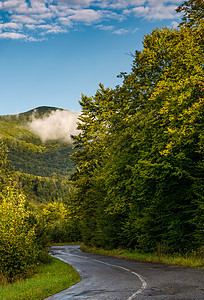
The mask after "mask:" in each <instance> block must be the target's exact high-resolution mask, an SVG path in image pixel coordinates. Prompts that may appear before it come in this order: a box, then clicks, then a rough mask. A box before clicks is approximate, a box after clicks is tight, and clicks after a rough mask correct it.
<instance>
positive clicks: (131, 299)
mask: <svg viewBox="0 0 204 300" xmlns="http://www.w3.org/2000/svg"><path fill="white" fill-rule="evenodd" d="M59 252H60V254H64V255H68V256H76V257H79V258H84V259H90V260H93V261H96V262H99V263H101V264H104V265H108V266H111V267H116V268H120V269H123V270H125V271H127V272H130V273H132V274H134V275H135V276H137V277H138V278H139V280H140V281H141V283H142V286H141V288H140V289H139V290H137V291H136V292H135V293H134V294H133V295H132V296H130V297H129V298H128V299H127V300H134V298H135V297H136V296H138V295H139V294H141V293H142V292H143V290H144V289H145V288H146V287H147V283H146V281H145V280H144V278H142V276H141V275H140V274H138V273H136V272H133V271H131V270H130V269H127V268H124V267H122V266H118V265H114V264H109V263H106V262H103V261H101V260H98V259H91V258H89V257H87V256H80V255H76V254H69V253H66V252H64V251H63V250H59ZM55 257H57V256H55ZM57 258H58V259H60V260H62V261H64V262H65V263H68V262H67V261H66V260H64V259H63V258H60V257H57Z"/></svg>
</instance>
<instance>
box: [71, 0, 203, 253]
mask: <svg viewBox="0 0 204 300" xmlns="http://www.w3.org/2000/svg"><path fill="white" fill-rule="evenodd" d="M177 11H178V12H183V20H182V23H181V24H180V25H179V27H178V28H176V29H169V28H162V29H158V28H157V29H155V30H153V31H152V32H151V33H150V34H148V35H146V36H145V37H144V40H143V50H142V51H136V52H135V55H134V60H133V64H132V71H131V72H130V74H126V73H121V75H120V76H121V77H122V78H123V84H122V86H117V87H116V88H115V89H109V88H105V87H104V86H103V85H102V84H100V86H99V89H98V90H97V92H96V94H95V95H94V96H93V97H87V96H83V97H82V99H81V101H80V105H81V109H82V113H81V115H80V117H79V120H80V122H81V123H80V124H79V126H78V128H79V129H80V130H81V133H80V134H79V135H77V136H75V137H74V144H75V147H76V149H78V150H77V151H76V152H75V153H74V155H73V158H74V162H75V164H76V166H77V170H76V172H75V173H74V174H73V175H72V181H73V183H74V185H75V187H76V194H75V204H76V206H77V207H78V209H79V212H78V213H79V217H80V224H81V230H82V238H83V241H84V242H85V243H86V244H88V245H95V246H100V247H105V248H116V247H126V248H132V249H137V250H140V251H145V252H150V251H156V249H157V248H158V247H161V246H162V247H163V248H165V249H166V251H167V252H169V253H172V252H181V253H187V252H191V251H203V241H204V236H203V232H204V206H203V203H204V160H203V150H204V147H203V146H204V144H203V143H204V135H203V133H204V127H203V126H204V123H203V121H204V98H203V97H204V70H203V62H204V61H203V53H204V47H203V46H204V44H203V41H204V39H203V32H204V30H203V29H204V28H203V16H204V4H203V1H200V0H199V1H185V2H184V4H183V5H181V6H179V7H178V9H177Z"/></svg>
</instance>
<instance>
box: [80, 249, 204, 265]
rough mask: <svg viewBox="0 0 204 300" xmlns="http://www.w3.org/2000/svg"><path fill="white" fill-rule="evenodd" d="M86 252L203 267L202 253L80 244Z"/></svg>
mask: <svg viewBox="0 0 204 300" xmlns="http://www.w3.org/2000/svg"><path fill="white" fill-rule="evenodd" d="M80 249H81V250H82V251H84V252H87V253H94V254H101V255H107V256H114V257H121V258H127V259H132V260H137V261H146V262H155V263H165V264H171V265H178V266H185V267H191V268H202V269H203V268H204V259H203V257H202V255H196V254H189V255H180V254H175V255H168V254H158V253H155V254H154V253H139V252H137V251H133V250H132V251H128V250H125V249H114V250H105V249H102V248H96V247H87V246H85V245H82V246H81V248H80Z"/></svg>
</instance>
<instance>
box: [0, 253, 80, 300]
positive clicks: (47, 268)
mask: <svg viewBox="0 0 204 300" xmlns="http://www.w3.org/2000/svg"><path fill="white" fill-rule="evenodd" d="M80 279H81V278H80V276H79V274H78V272H77V271H76V270H74V269H73V268H72V266H70V265H68V264H66V263H64V262H62V261H60V260H58V259H56V258H54V257H52V258H51V262H50V263H49V264H46V265H41V266H39V267H38V269H37V271H36V273H35V275H34V276H32V277H31V278H28V279H26V280H24V281H20V282H16V283H13V284H8V285H4V286H2V285H0V300H14V299H15V300H28V299H29V300H41V299H44V298H46V297H48V296H51V295H54V294H56V293H57V292H60V291H62V290H64V289H67V288H68V287H70V286H71V285H73V284H75V283H77V282H79V281H80Z"/></svg>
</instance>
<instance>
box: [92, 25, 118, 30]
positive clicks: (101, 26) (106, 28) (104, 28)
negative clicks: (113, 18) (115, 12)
mask: <svg viewBox="0 0 204 300" xmlns="http://www.w3.org/2000/svg"><path fill="white" fill-rule="evenodd" d="M96 27H97V28H99V29H101V30H104V31H112V30H113V29H114V26H106V25H97V26H96Z"/></svg>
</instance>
